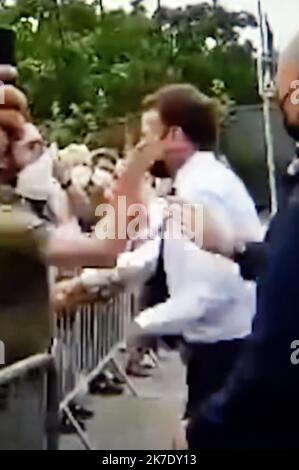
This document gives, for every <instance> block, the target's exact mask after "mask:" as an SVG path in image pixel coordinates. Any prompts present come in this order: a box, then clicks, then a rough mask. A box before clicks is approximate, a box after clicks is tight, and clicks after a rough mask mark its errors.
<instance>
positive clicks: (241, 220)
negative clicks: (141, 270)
mask: <svg viewBox="0 0 299 470" xmlns="http://www.w3.org/2000/svg"><path fill="white" fill-rule="evenodd" d="M142 132H143V139H144V141H145V143H146V144H147V145H149V144H150V143H151V142H155V145H156V148H155V153H153V154H152V155H146V152H143V153H141V154H140V156H139V157H138V158H137V159H136V160H137V163H135V164H134V165H135V168H134V171H132V174H131V175H129V176H126V175H124V176H123V181H122V183H123V184H124V186H123V188H124V187H126V193H127V194H128V193H130V192H131V196H130V197H131V199H132V200H135V201H136V200H138V194H137V191H138V187H140V185H139V181H141V177H142V174H143V172H144V171H146V170H147V169H148V168H149V167H151V171H152V173H153V174H154V175H156V176H159V177H163V176H164V177H166V176H171V178H172V180H173V184H174V187H175V189H176V196H177V197H179V198H181V199H182V200H184V201H186V202H188V203H191V204H201V205H202V206H203V210H204V213H203V215H204V219H203V246H204V248H205V250H203V249H200V248H198V247H197V246H196V245H195V244H194V243H193V242H192V241H190V240H189V239H188V238H187V237H185V238H181V239H171V236H170V235H169V234H168V228H166V232H165V234H164V235H165V237H164V238H165V241H164V249H163V262H164V270H165V274H166V279H167V285H168V290H169V298H168V299H166V300H165V302H162V303H160V304H159V305H156V306H154V307H152V308H148V309H146V310H145V311H144V312H142V313H141V314H140V316H139V317H138V318H137V319H136V323H137V324H138V325H139V327H141V329H142V331H144V332H145V333H146V334H148V333H152V334H154V335H180V336H183V338H184V340H185V341H186V343H187V345H188V350H189V361H188V374H187V375H188V380H187V381H188V385H189V400H188V406H187V414H188V415H191V414H192V412H193V409H194V407H195V406H197V404H198V402H199V401H202V400H203V399H205V398H206V397H207V396H208V395H209V394H211V393H213V392H215V391H217V390H218V388H220V387H221V385H222V384H223V381H224V380H225V378H226V376H227V374H228V372H229V371H230V369H231V368H232V366H233V364H234V362H235V360H236V359H237V357H238V352H239V349H240V346H241V343H242V339H243V338H245V337H246V336H247V335H248V334H250V332H251V325H252V319H253V316H254V313H255V285H254V284H253V283H248V282H245V281H244V280H243V279H242V278H241V276H240V273H239V269H238V266H237V265H236V264H235V263H234V262H233V261H232V260H231V259H229V257H227V258H225V257H223V256H220V255H216V254H214V253H211V252H208V251H206V249H209V248H211V249H212V247H209V240H206V239H205V238H206V235H207V237H209V233H208V232H209V230H208V228H207V223H208V222H211V218H214V221H215V225H218V227H219V239H218V240H217V241H216V242H215V245H217V251H218V253H219V252H220V253H225V254H226V255H229V256H232V255H233V253H234V249H235V248H236V247H237V246H238V245H239V244H240V243H244V242H247V241H259V240H260V239H261V237H262V233H261V225H260V222H259V219H258V216H257V213H256V210H255V207H254V203H253V201H252V199H251V197H250V196H249V194H248V192H247V190H246V188H245V186H244V184H243V183H242V181H241V180H240V179H239V178H238V176H236V175H235V174H234V172H233V171H232V170H230V169H229V168H227V166H225V165H224V164H223V163H221V162H219V161H217V159H216V158H215V156H214V152H213V149H214V147H215V142H216V137H217V132H218V125H217V112H216V108H215V103H214V102H213V101H212V100H211V99H209V98H207V97H206V96H204V95H202V94H201V93H199V92H198V91H197V90H196V89H195V88H194V87H192V86H191V85H171V86H167V87H164V88H162V89H161V90H158V92H157V93H155V94H154V95H152V96H150V97H149V98H148V99H146V101H145V107H144V113H143V116H142ZM151 148H152V149H153V146H152V147H151ZM146 157H148V160H146ZM154 161H155V163H154V164H153V162H154ZM152 164H153V165H152ZM151 165H152V166H151ZM129 172H130V170H129V169H127V173H129ZM133 174H134V184H132V179H133V177H132V175H133ZM126 177H127V180H126ZM130 178H131V184H130ZM128 187H129V188H130V189H128ZM134 191H135V195H133V194H132V193H133V192H134ZM139 199H141V196H140V197H139ZM205 215H207V218H206V217H205ZM180 228H181V227H180ZM214 235H215V234H214ZM212 238H213V237H212ZM210 242H211V240H210ZM159 245H160V246H161V242H160V241H159V240H158V241H156V246H155V244H154V243H152V247H153V256H156V257H158V256H159V252H160V250H159ZM211 251H213V250H211Z"/></svg>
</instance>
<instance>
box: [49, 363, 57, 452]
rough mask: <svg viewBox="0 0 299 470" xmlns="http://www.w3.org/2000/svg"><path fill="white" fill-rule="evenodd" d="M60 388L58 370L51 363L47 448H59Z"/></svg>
mask: <svg viewBox="0 0 299 470" xmlns="http://www.w3.org/2000/svg"><path fill="white" fill-rule="evenodd" d="M58 390H59V389H58V377H57V370H56V367H55V364H54V363H51V364H50V365H49V369H48V375H47V450H58V447H59V398H58Z"/></svg>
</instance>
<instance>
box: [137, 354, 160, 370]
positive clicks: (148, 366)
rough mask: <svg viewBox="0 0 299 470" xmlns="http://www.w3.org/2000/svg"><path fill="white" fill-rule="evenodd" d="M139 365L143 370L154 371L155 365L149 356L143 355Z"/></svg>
mask: <svg viewBox="0 0 299 470" xmlns="http://www.w3.org/2000/svg"><path fill="white" fill-rule="evenodd" d="M140 365H141V367H144V368H145V369H156V364H155V363H154V361H153V359H152V358H151V356H150V355H149V354H145V356H144V358H143V359H142V361H141V362H140Z"/></svg>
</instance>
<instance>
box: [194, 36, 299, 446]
mask: <svg viewBox="0 0 299 470" xmlns="http://www.w3.org/2000/svg"><path fill="white" fill-rule="evenodd" d="M277 78H278V89H279V101H280V105H281V109H282V112H283V114H284V118H285V126H286V129H287V131H288V133H289V134H290V135H291V136H292V137H293V138H294V139H296V140H299V99H298V98H299V93H298V85H299V82H298V81H297V79H298V78H299V35H297V37H296V38H295V39H294V40H293V41H292V43H291V44H290V45H289V47H288V48H287V49H286V51H285V52H284V53H283V55H282V57H281V61H280V64H279V70H278V77H277ZM298 243H299V206H298V205H297V204H291V205H289V206H288V208H287V209H286V210H284V211H282V213H281V214H279V223H277V221H276V223H275V224H274V225H273V227H272V230H271V237H270V239H269V245H268V257H267V265H266V267H265V269H264V270H263V272H262V274H261V275H260V277H259V280H258V302H257V315H256V318H255V322H254V328H253V333H252V334H251V335H250V337H249V339H248V341H247V342H246V348H245V350H244V353H243V354H242V356H241V358H240V361H239V363H238V365H237V366H236V367H235V370H234V371H233V373H232V374H231V376H230V377H229V379H228V381H227V383H226V386H225V387H224V388H223V389H222V390H221V391H219V392H218V393H217V394H215V395H214V396H213V397H212V398H211V399H210V400H208V401H207V402H206V403H205V404H204V405H203V406H202V407H201V408H200V409H199V410H198V411H197V415H196V417H195V418H194V419H193V420H192V422H191V423H190V425H189V428H188V432H187V435H188V442H189V447H190V448H191V449H193V450H194V449H274V448H280V449H295V448H299V431H298V427H297V422H298V418H299V407H298V396H299V369H298V368H297V367H296V363H297V361H296V360H295V361H294V357H295V356H296V350H295V351H294V350H293V348H294V347H295V346H296V342H295V341H296V340H297V339H298V338H299V316H298V266H299V250H298Z"/></svg>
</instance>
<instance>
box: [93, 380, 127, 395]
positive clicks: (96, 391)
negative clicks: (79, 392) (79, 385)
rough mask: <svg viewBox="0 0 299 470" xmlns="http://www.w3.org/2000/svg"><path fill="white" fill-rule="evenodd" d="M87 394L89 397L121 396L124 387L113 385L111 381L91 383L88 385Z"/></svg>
mask: <svg viewBox="0 0 299 470" xmlns="http://www.w3.org/2000/svg"><path fill="white" fill-rule="evenodd" d="M89 393H90V394H91V395H105V396H108V395H122V394H123V393H124V387H123V386H122V385H119V384H116V383H113V382H112V381H111V380H107V379H105V381H93V382H91V383H90V385H89Z"/></svg>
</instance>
